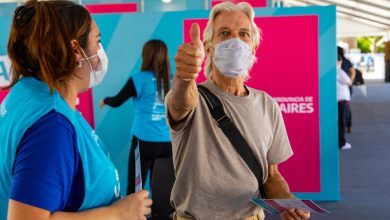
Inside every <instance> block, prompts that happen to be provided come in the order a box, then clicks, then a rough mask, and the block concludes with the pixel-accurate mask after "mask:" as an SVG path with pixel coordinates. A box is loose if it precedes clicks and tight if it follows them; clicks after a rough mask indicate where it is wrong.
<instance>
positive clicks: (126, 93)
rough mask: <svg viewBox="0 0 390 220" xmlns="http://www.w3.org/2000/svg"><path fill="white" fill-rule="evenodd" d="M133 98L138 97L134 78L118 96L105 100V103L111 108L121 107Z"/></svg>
mask: <svg viewBox="0 0 390 220" xmlns="http://www.w3.org/2000/svg"><path fill="white" fill-rule="evenodd" d="M131 97H137V91H136V87H135V85H134V81H133V78H130V79H129V80H128V81H127V83H126V84H125V85H124V86H123V87H122V89H121V90H120V91H119V92H118V94H117V95H115V96H112V97H106V98H104V103H105V104H106V105H109V106H111V107H119V106H120V105H122V104H123V103H124V102H126V101H127V100H128V99H129V98H131Z"/></svg>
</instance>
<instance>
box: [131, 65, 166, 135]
mask: <svg viewBox="0 0 390 220" xmlns="http://www.w3.org/2000/svg"><path fill="white" fill-rule="evenodd" d="M132 79H133V81H134V85H135V90H136V94H137V97H136V98H135V115H134V124H133V134H134V135H135V136H136V137H137V138H139V139H140V140H143V141H150V142H169V141H170V140H171V136H170V129H169V127H168V125H167V123H166V115H165V104H164V100H161V99H160V98H159V97H158V92H157V81H156V77H155V76H154V73H152V72H150V71H143V72H139V73H135V74H134V75H133V76H132ZM162 94H164V92H163V91H162Z"/></svg>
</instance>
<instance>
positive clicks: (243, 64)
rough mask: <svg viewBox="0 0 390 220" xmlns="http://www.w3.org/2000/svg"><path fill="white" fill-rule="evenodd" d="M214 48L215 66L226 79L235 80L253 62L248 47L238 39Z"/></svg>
mask: <svg viewBox="0 0 390 220" xmlns="http://www.w3.org/2000/svg"><path fill="white" fill-rule="evenodd" d="M214 48H215V52H214V57H213V61H214V63H215V66H216V67H217V68H218V70H219V71H220V72H221V73H222V74H223V75H224V76H226V77H230V78H235V77H238V76H240V75H242V74H244V73H245V72H246V71H248V70H249V68H251V67H252V64H253V62H254V60H255V56H254V55H253V54H252V53H251V51H250V48H249V45H248V44H247V43H245V42H244V41H242V40H240V39H238V38H232V39H229V40H225V41H222V42H220V43H218V44H216V45H215V46H214Z"/></svg>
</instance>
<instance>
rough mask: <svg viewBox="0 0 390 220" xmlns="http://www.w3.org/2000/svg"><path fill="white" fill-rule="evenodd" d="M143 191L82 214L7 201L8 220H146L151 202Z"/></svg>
mask: <svg viewBox="0 0 390 220" xmlns="http://www.w3.org/2000/svg"><path fill="white" fill-rule="evenodd" d="M148 196H149V193H148V192H147V191H145V190H143V191H140V192H138V193H134V194H131V195H129V196H127V197H125V198H123V199H121V200H119V201H118V202H116V203H114V204H112V205H110V206H107V207H101V208H95V209H90V210H87V211H82V212H54V213H50V212H49V211H48V210H45V209H41V208H37V207H34V206H31V205H27V204H25V203H21V202H18V201H15V200H9V204H8V220H129V219H132V220H133V219H134V220H146V217H145V215H147V214H149V213H150V212H151V209H150V206H151V205H152V200H150V199H149V198H148Z"/></svg>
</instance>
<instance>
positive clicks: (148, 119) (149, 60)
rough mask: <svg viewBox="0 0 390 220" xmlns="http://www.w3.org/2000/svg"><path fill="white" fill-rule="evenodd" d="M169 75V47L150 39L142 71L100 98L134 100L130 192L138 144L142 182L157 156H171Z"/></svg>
mask: <svg viewBox="0 0 390 220" xmlns="http://www.w3.org/2000/svg"><path fill="white" fill-rule="evenodd" d="M170 76H171V68H170V62H169V54H168V47H167V46H166V44H165V43H164V42H163V41H161V40H157V39H152V40H149V41H147V42H146V43H145V45H144V46H143V49H142V66H141V72H137V73H134V74H133V75H132V76H131V77H130V78H129V80H128V81H127V83H126V84H125V85H124V86H123V88H122V89H121V90H120V91H119V92H118V94H117V95H115V96H113V97H106V98H104V99H102V100H101V101H100V107H103V106H104V105H108V106H111V107H119V106H121V105H122V104H123V103H124V102H125V101H127V100H128V99H130V98H133V99H134V102H135V114H134V124H133V128H132V132H133V138H132V145H131V148H130V154H129V164H128V184H127V194H131V193H134V191H135V188H136V184H135V182H136V179H135V176H136V175H135V174H136V170H135V169H136V166H135V149H136V147H137V146H139V151H140V157H141V163H140V164H141V177H142V183H144V182H145V180H146V176H147V173H148V171H149V170H150V174H151V175H150V176H152V173H153V172H154V171H153V167H154V163H155V161H156V159H158V158H172V145H171V138H170V129H169V127H168V125H167V123H166V116H165V115H166V114H165V106H164V98H165V95H166V94H167V92H168V91H169V89H170V84H171V79H170ZM157 172H158V171H157ZM152 212H153V211H152Z"/></svg>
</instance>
